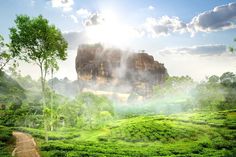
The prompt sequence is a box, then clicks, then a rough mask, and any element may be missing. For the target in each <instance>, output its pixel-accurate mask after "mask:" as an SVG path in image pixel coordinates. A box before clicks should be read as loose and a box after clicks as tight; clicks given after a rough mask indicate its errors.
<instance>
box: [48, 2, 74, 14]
mask: <svg viewBox="0 0 236 157" xmlns="http://www.w3.org/2000/svg"><path fill="white" fill-rule="evenodd" d="M51 5H52V7H53V8H62V9H63V11H65V12H67V11H71V10H72V9H73V8H72V6H73V5H74V0H51Z"/></svg>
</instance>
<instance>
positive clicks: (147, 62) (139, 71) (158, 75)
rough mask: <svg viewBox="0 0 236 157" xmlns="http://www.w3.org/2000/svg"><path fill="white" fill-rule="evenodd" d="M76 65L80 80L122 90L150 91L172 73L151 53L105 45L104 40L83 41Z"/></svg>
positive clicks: (142, 92)
mask: <svg viewBox="0 0 236 157" xmlns="http://www.w3.org/2000/svg"><path fill="white" fill-rule="evenodd" d="M75 65H76V71H77V76H78V80H80V81H83V82H84V83H86V82H92V83H93V84H94V85H93V87H95V86H96V87H100V89H99V90H101V89H105V88H106V87H107V85H108V87H110V88H116V90H118V91H121V92H122V91H123V92H130V91H131V90H132V91H135V92H137V93H138V94H141V95H147V94H148V93H150V91H151V89H152V87H153V86H154V85H156V84H161V83H162V82H163V81H164V79H165V77H166V76H167V75H168V74H167V70H166V68H165V67H164V64H161V63H159V62H158V61H155V60H154V58H153V56H151V55H149V54H147V53H144V52H141V53H131V52H126V51H122V50H120V49H115V48H104V47H103V46H102V45H101V44H93V45H81V46H80V47H79V48H78V51H77V57H76V61H75ZM105 86H106V87H105ZM124 87H125V88H124Z"/></svg>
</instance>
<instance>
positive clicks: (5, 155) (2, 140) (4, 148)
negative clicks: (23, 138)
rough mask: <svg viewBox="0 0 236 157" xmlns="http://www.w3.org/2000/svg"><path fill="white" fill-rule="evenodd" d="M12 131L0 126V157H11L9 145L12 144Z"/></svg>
mask: <svg viewBox="0 0 236 157" xmlns="http://www.w3.org/2000/svg"><path fill="white" fill-rule="evenodd" d="M13 141H14V139H13V138H12V130H11V129H10V128H8V127H5V126H0V150H1V151H0V157H11V151H12V150H11V148H10V145H9V144H11V143H13Z"/></svg>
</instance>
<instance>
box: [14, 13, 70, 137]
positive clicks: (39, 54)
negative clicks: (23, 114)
mask: <svg viewBox="0 0 236 157" xmlns="http://www.w3.org/2000/svg"><path fill="white" fill-rule="evenodd" d="M15 24H16V26H15V27H12V28H10V39H11V42H10V48H11V51H12V53H13V56H14V57H18V58H19V59H21V60H24V61H26V62H28V63H33V64H36V65H37V66H38V67H39V69H40V74H41V77H40V80H41V86H42V95H43V106H44V110H45V111H46V103H45V90H46V87H45V85H46V77H47V74H48V72H49V70H50V69H58V64H57V61H58V60H65V59H66V57H67V53H66V50H67V46H68V44H67V42H66V41H65V39H64V38H63V36H62V34H61V32H60V30H59V29H57V28H56V27H55V26H54V25H51V24H49V22H48V20H47V19H45V18H43V16H41V15H40V16H38V17H35V18H30V17H29V16H27V15H19V16H17V17H16V20H15ZM44 115H45V114H44ZM44 119H45V116H44ZM44 129H45V140H46V141H47V140H48V137H47V124H46V120H44Z"/></svg>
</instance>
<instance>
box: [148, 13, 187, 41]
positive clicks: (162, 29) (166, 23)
mask: <svg viewBox="0 0 236 157" xmlns="http://www.w3.org/2000/svg"><path fill="white" fill-rule="evenodd" d="M144 27H145V29H146V31H147V33H148V34H151V36H152V37H159V36H165V35H169V34H171V33H173V32H180V33H181V32H185V29H186V24H185V23H184V22H182V21H180V19H179V18H178V17H169V16H162V17H161V18H152V17H150V18H147V19H146V22H145V24H144Z"/></svg>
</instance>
